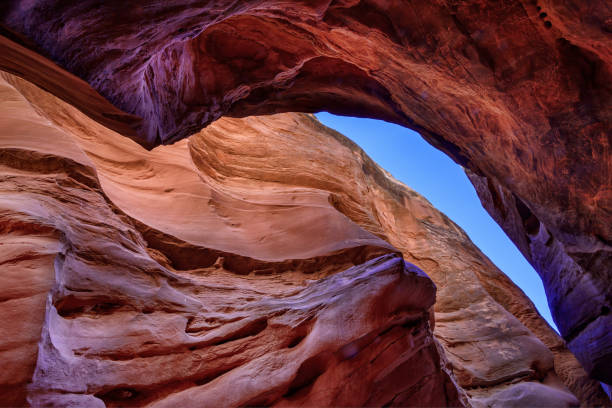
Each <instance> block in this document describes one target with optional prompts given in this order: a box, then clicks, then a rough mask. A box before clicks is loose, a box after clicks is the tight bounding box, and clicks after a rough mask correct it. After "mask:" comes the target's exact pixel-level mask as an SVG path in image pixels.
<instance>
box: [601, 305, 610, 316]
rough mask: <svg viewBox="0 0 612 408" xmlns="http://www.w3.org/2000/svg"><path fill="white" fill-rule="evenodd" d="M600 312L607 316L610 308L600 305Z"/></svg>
mask: <svg viewBox="0 0 612 408" xmlns="http://www.w3.org/2000/svg"><path fill="white" fill-rule="evenodd" d="M601 314H602V315H603V316H607V315H609V314H610V308H609V307H608V306H602V307H601Z"/></svg>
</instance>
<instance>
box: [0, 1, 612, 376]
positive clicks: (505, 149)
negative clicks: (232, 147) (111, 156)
mask: <svg viewBox="0 0 612 408" xmlns="http://www.w3.org/2000/svg"><path fill="white" fill-rule="evenodd" d="M0 21H2V22H3V24H5V26H6V28H5V30H4V31H5V32H6V33H8V34H10V35H11V36H13V37H14V38H16V39H20V40H21V41H23V42H24V43H28V42H31V46H32V47H36V48H37V49H38V50H40V52H42V53H46V55H48V56H50V57H51V58H52V59H53V60H55V61H56V62H58V63H60V64H61V65H62V66H64V67H66V68H67V69H69V70H70V71H72V72H74V73H76V74H77V75H79V76H80V77H81V78H83V79H84V80H86V81H87V82H88V83H90V84H91V85H92V86H93V87H94V88H95V89H97V90H98V91H99V92H100V93H101V94H102V95H104V96H105V97H106V98H108V100H110V101H111V102H112V103H113V104H115V105H116V106H117V107H119V108H120V109H122V110H123V111H125V112H127V113H129V114H130V115H126V114H122V115H119V116H117V117H116V119H121V120H120V121H118V122H120V123H118V126H121V127H122V128H124V129H125V133H124V134H125V135H127V136H129V137H132V138H134V139H135V140H138V141H139V143H141V144H143V145H145V146H148V147H152V146H156V145H159V144H164V143H171V142H174V141H176V140H179V139H181V138H185V137H187V136H189V135H191V134H193V133H195V132H197V131H199V130H200V129H201V128H202V126H205V125H207V124H210V123H212V122H213V121H214V120H215V119H217V118H219V117H221V116H223V115H226V116H234V117H243V116H248V115H253V114H264V113H274V112H284V111H306V112H314V111H317V110H328V111H330V112H334V113H341V114H351V115H362V116H370V117H375V118H380V119H385V120H388V121H392V122H396V123H399V124H402V125H404V126H407V127H410V128H413V129H415V130H418V131H419V132H420V133H421V134H422V135H423V136H424V137H425V138H426V139H427V140H428V141H429V142H431V143H432V144H433V145H435V146H436V147H438V148H440V149H441V150H443V151H445V152H446V153H447V154H449V155H450V156H451V157H452V158H453V159H454V160H455V161H457V162H458V163H460V164H462V165H463V166H464V167H466V168H468V169H470V171H472V172H473V173H474V174H477V175H478V177H480V178H483V177H484V178H486V179H487V184H488V185H490V186H491V188H489V189H488V190H489V191H494V190H507V191H508V192H510V193H511V194H512V195H513V196H514V197H516V198H515V199H514V200H516V201H517V202H520V203H522V204H520V205H519V207H517V208H516V209H517V210H520V213H521V214H527V218H528V219H530V221H528V222H529V223H530V225H532V226H535V225H541V226H542V231H544V230H545V231H546V234H548V235H550V237H551V239H553V240H554V242H555V243H557V245H555V248H554V249H553V250H552V251H553V252H554V253H555V254H558V256H557V255H554V256H553V258H555V259H561V258H562V259H564V261H563V262H562V263H561V264H555V265H554V266H548V264H546V263H542V262H540V261H539V259H544V258H547V257H549V255H548V254H549V252H550V251H551V250H549V249H546V248H543V249H538V248H540V246H537V247H538V248H536V247H535V246H534V247H533V248H532V249H531V250H532V251H535V250H536V249H538V250H541V251H543V252H538V253H535V254H534V255H533V256H530V257H529V259H530V260H532V263H533V264H534V266H535V267H536V268H538V270H539V273H540V274H541V275H542V276H545V277H547V279H546V284H547V285H552V286H551V287H549V288H548V292H549V293H550V294H551V295H552V297H551V298H550V304H551V306H552V309H553V315H554V316H555V319H556V322H557V324H558V326H559V327H560V329H561V331H562V334H563V336H564V338H565V339H566V340H567V341H568V342H569V344H570V347H572V349H573V350H574V352H575V353H576V355H577V356H578V357H579V358H580V360H581V362H582V363H583V365H584V366H585V367H587V369H588V370H589V371H590V373H591V374H592V375H593V376H595V377H597V378H598V379H600V380H603V381H606V382H608V383H611V382H612V378H611V377H610V375H611V374H610V371H609V367H612V357H611V356H612V354H611V352H610V344H612V339H611V337H610V336H612V335H611V334H610V333H611V332H612V331H610V330H609V310H610V308H611V298H612V295H611V292H610V287H611V286H610V282H611V278H610V270H611V269H612V268H611V267H610V265H611V259H610V257H611V255H610V254H611V252H612V250H611V244H610V243H611V242H612V229H610V224H611V216H610V214H611V213H612V190H611V188H610V186H611V184H612V183H611V178H610V177H611V174H612V169H611V167H612V161H611V160H610V135H611V134H612V109H610V106H612V88H611V87H610V84H611V83H612V74H611V72H612V70H611V64H612V47H611V45H610V44H612V9H611V6H610V4H609V2H608V1H606V0H592V1H589V2H586V3H585V2H583V1H578V0H564V1H557V0H541V1H536V0H505V1H499V2H487V1H469V2H468V1H432V2H417V1H408V0H404V1H401V0H395V1H386V2H381V1H373V0H361V1H359V0H339V1H328V0H324V1H310V0H309V1H306V0H303V1H295V2H286V1H276V0H249V1H240V2H233V1H232V2H230V1H224V0H217V1H195V0H173V1H167V2H158V1H151V0H139V1H137V2H131V3H130V7H129V8H126V7H125V4H124V2H120V1H108V2H104V3H103V4H101V3H99V2H95V1H91V0H88V1H80V2H65V1H60V0H38V1H18V0H15V1H10V2H4V3H3V4H2V5H0ZM44 80H45V79H43V81H44ZM131 115H135V116H131ZM105 119H106V120H108V119H109V117H106V118H105ZM126 128H127V129H126ZM479 191H484V190H483V189H479ZM487 195H488V193H485V196H487ZM483 199H486V197H483ZM490 204H492V203H490ZM511 204H512V208H514V204H513V203H511ZM509 211H514V210H509ZM515 221H517V222H519V224H513V225H512V226H510V227H507V228H506V229H510V230H514V229H517V228H518V229H520V228H521V225H522V223H523V221H522V220H520V221H519V220H515ZM509 222H510V221H509V220H506V221H504V222H503V223H504V224H508V223H509ZM510 235H511V237H513V238H514V239H515V240H516V242H517V245H522V244H521V242H520V241H521V240H523V239H524V236H522V237H517V236H516V235H514V234H510ZM566 276H573V277H574V278H572V279H567V278H566ZM562 281H563V282H562ZM565 281H566V282H565ZM549 282H552V283H549ZM557 287H559V288H562V289H560V290H557ZM557 295H559V296H557ZM574 299H581V300H582V301H580V304H579V303H577V302H576V301H575V300H574ZM564 305H572V307H569V308H567V307H565V306H564ZM574 306H576V307H574ZM578 306H579V307H578ZM594 340H596V341H594Z"/></svg>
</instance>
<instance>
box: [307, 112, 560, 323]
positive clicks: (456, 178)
mask: <svg viewBox="0 0 612 408" xmlns="http://www.w3.org/2000/svg"><path fill="white" fill-rule="evenodd" d="M316 116H317V118H318V119H319V120H320V121H321V122H322V123H323V124H325V125H326V126H328V127H330V128H332V129H336V130H337V131H339V132H340V133H342V134H344V135H345V136H347V137H348V138H350V139H351V140H353V141H354V142H355V143H357V144H358V145H359V146H361V148H362V149H363V150H365V151H366V153H367V154H368V155H369V156H370V157H371V158H372V159H374V161H376V162H377V163H378V164H380V165H381V166H382V167H383V168H385V169H386V170H387V171H389V172H390V173H391V174H392V175H393V176H394V177H395V178H396V179H398V180H400V181H401V182H403V183H404V184H406V185H407V186H409V187H411V188H412V189H414V190H415V191H417V192H419V193H420V194H422V195H423V196H425V197H426V198H427V199H428V200H429V201H430V202H431V203H432V204H433V205H434V206H435V207H436V208H437V209H438V210H440V211H442V212H443V213H445V214H446V215H448V216H449V217H450V218H451V219H452V220H453V221H454V222H456V223H457V224H459V226H461V228H463V229H464V230H465V232H467V234H468V235H469V236H470V238H471V240H472V241H473V242H474V243H475V244H476V246H478V248H480V250H481V251H482V252H484V253H485V254H486V255H487V256H488V257H489V259H491V261H493V263H495V265H497V267H498V268H499V269H501V270H502V271H504V272H505V273H506V275H508V276H509V277H510V279H512V281H514V283H516V284H517V285H518V286H519V287H520V288H521V289H522V290H523V292H525V294H526V295H527V296H529V298H530V299H531V300H532V302H533V303H535V305H536V307H537V308H538V311H539V312H540V314H541V315H542V316H544V318H545V319H546V320H547V321H548V322H549V323H550V324H551V326H553V327H554V328H555V329H556V326H555V323H554V321H553V319H552V316H551V315H550V310H549V308H548V303H547V301H546V295H545V294H544V288H543V286H542V281H541V280H540V277H539V276H538V274H537V272H536V271H535V270H534V269H533V267H532V266H531V265H530V264H529V263H528V262H527V261H526V260H525V258H524V257H523V255H522V254H521V253H520V252H519V250H518V249H517V248H516V247H515V246H514V244H513V243H512V241H510V239H509V238H508V237H507V236H506V234H505V233H504V232H503V231H502V229H501V228H500V227H499V225H497V223H496V222H495V221H493V219H492V218H491V217H490V216H489V214H488V213H487V212H486V210H485V209H484V208H483V207H482V205H481V204H480V200H479V199H478V196H477V195H476V191H475V190H474V187H473V186H472V184H471V183H470V181H469V180H468V178H467V176H466V175H465V173H464V172H463V169H462V168H461V167H460V166H459V165H458V164H456V163H455V162H453V161H452V160H451V159H450V158H449V157H448V156H446V155H445V154H444V153H442V152H441V151H439V150H437V149H435V148H434V147H432V146H431V145H430V144H428V143H427V142H425V140H423V138H421V136H420V135H419V134H418V133H416V132H414V131H412V130H410V129H406V128H404V127H401V126H398V125H394V124H391V123H387V122H383V121H380V120H373V119H363V118H352V117H347V116H336V115H332V114H330V113H327V112H321V113H318V114H317V115H316Z"/></svg>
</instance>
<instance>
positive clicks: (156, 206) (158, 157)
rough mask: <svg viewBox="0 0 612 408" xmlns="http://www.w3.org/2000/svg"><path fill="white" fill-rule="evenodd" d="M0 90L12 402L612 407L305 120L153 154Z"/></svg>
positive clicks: (503, 297)
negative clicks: (14, 303) (579, 404)
mask: <svg viewBox="0 0 612 408" xmlns="http://www.w3.org/2000/svg"><path fill="white" fill-rule="evenodd" d="M64 75H65V78H64V80H63V82H64V83H65V84H74V83H78V82H74V81H75V79H74V78H73V77H71V76H70V75H69V74H67V73H64ZM0 103H1V104H2V106H3V109H2V110H0V112H2V113H1V114H0V120H1V121H2V122H1V123H2V129H3V137H2V166H3V167H2V187H0V188H2V200H1V203H0V204H1V205H2V217H3V218H2V219H3V221H2V222H3V224H2V225H3V229H2V233H3V235H2V240H3V241H2V242H3V246H2V256H6V258H7V260H8V262H5V263H3V268H4V265H7V266H8V267H9V269H3V273H2V279H3V280H4V279H8V280H6V281H5V282H6V283H7V285H6V286H7V287H8V286H9V285H17V286H16V287H18V288H19V287H22V288H23V289H22V290H21V292H19V291H16V292H11V293H10V297H11V299H15V300H16V301H17V302H19V308H14V307H13V306H12V304H11V303H4V302H3V303H2V304H0V313H1V314H2V316H6V317H3V320H2V322H3V327H5V328H6V330H7V333H9V334H10V335H9V336H7V337H8V338H15V339H19V338H21V337H19V336H25V337H23V338H24V340H23V344H22V343H21V342H16V341H15V342H14V343H12V345H11V344H9V345H8V346H6V351H4V353H5V356H6V360H3V361H7V362H9V364H10V368H11V371H12V370H14V372H20V373H23V374H21V375H20V376H19V377H17V376H10V377H7V378H5V379H3V380H2V381H3V382H2V388H0V392H2V393H3V398H2V400H3V401H8V403H7V405H19V404H21V403H23V402H24V401H25V398H26V397H27V398H28V400H29V401H30V403H32V404H33V405H42V404H47V403H48V404H51V405H57V406H66V405H70V404H72V405H75V406H83V405H87V406H104V405H106V406H130V405H132V406H140V405H159V406H164V405H166V406H177V405H189V404H192V405H193V404H196V405H204V406H206V405H208V404H210V405H212V406H219V405H227V406H241V405H249V404H252V405H277V406H283V405H298V404H306V405H385V404H390V405H400V406H405V405H417V406H419V405H420V406H423V405H434V406H438V405H451V406H461V405H468V404H470V405H473V406H486V405H487V404H489V405H491V404H492V405H495V404H508V403H516V404H522V405H526V404H527V405H529V404H534V403H535V404H537V403H546V404H553V405H558V406H571V405H573V404H576V403H577V402H578V400H580V401H582V402H583V403H587V404H591V405H592V404H597V403H603V404H605V396H603V394H602V392H601V390H600V389H599V387H598V384H597V383H595V382H593V381H591V380H589V379H588V378H587V376H586V373H585V372H584V371H583V370H582V368H581V367H580V366H579V364H578V363H577V361H576V360H575V358H574V357H573V355H571V353H569V352H568V351H567V349H566V348H565V346H564V343H563V341H562V340H561V339H560V338H559V337H558V336H557V335H556V334H555V333H554V332H553V331H552V330H551V329H550V327H548V326H547V325H546V323H545V322H544V320H543V319H542V318H541V317H540V316H539V315H538V314H537V312H536V311H535V308H534V307H533V305H532V304H531V303H530V302H529V301H528V299H527V298H526V297H525V296H524V294H522V292H520V290H519V289H518V288H516V287H515V286H514V285H513V284H512V283H511V282H510V281H509V280H508V279H507V277H505V275H503V274H502V273H501V272H500V271H499V270H497V269H496V268H495V267H494V266H493V265H492V264H491V263H490V261H488V259H486V257H484V256H483V255H482V254H481V253H480V251H478V249H477V248H475V247H474V245H473V244H472V243H471V242H470V241H469V238H468V237H467V236H466V235H465V233H464V232H463V231H461V229H460V228H458V227H457V226H456V225H454V224H453V223H452V222H451V221H450V220H448V219H447V218H446V217H445V216H444V215H443V214H441V213H440V212H438V211H437V210H435V209H434V208H433V207H432V206H431V205H430V204H429V203H428V202H427V201H426V200H425V199H424V198H422V197H421V196H419V195H418V194H417V193H415V192H414V191H412V190H410V189H409V188H407V187H405V186H403V185H401V184H400V183H398V182H397V181H395V180H393V178H392V177H390V176H389V175H388V174H386V173H385V172H384V171H383V170H381V169H380V168H379V167H378V166H377V165H376V164H375V163H373V162H372V161H371V160H370V159H369V158H368V157H367V156H366V155H365V154H364V153H363V152H362V151H361V150H360V149H358V148H357V147H356V146H354V145H353V144H352V143H351V142H350V141H348V140H347V139H346V138H344V137H343V136H342V135H339V134H337V133H336V132H334V131H331V130H330V129H327V128H325V127H324V126H322V125H321V124H320V123H318V122H317V121H316V120H315V119H314V118H313V117H310V116H308V115H301V114H284V115H274V116H268V117H251V118H246V119H222V120H220V121H218V122H216V123H215V124H214V125H212V126H210V127H208V128H207V129H205V130H203V131H202V132H200V133H199V134H197V135H195V136H193V137H192V138H191V139H189V140H188V141H182V142H179V143H177V144H175V145H172V146H162V147H159V148H157V149H154V150H152V151H146V150H144V149H143V148H142V147H140V146H139V145H137V144H136V143H133V142H131V141H129V140H128V139H126V138H125V137H123V136H121V135H120V134H118V133H116V132H114V131H112V130H110V129H109V128H108V127H106V126H104V125H102V124H101V123H99V122H96V121H94V120H92V119H91V118H90V117H88V116H87V115H85V114H83V113H82V112H81V111H79V110H77V109H76V108H74V107H73V106H71V105H70V104H67V103H65V102H62V101H61V100H60V99H58V98H57V97H55V96H53V95H51V94H49V93H46V92H44V91H42V90H40V89H39V88H38V87H36V86H34V85H32V84H31V83H28V82H27V81H25V80H23V79H20V78H17V77H15V76H12V75H9V74H2V101H1V102H0ZM5 248H7V249H8V250H5ZM400 251H401V253H403V255H404V257H405V259H406V260H408V261H410V262H412V263H414V264H415V265H418V266H420V267H421V268H422V269H423V270H425V271H427V273H428V274H429V277H430V278H431V280H430V278H428V277H427V276H426V275H424V274H423V273H422V272H420V271H419V269H418V268H416V267H413V266H411V265H410V264H406V263H404V261H403V260H402V259H401V257H400V256H399V252H400ZM5 254H6V255H5ZM10 268H17V269H15V270H18V271H20V274H19V275H15V274H14V273H13V274H11V273H10V270H12V269H10ZM5 270H7V271H9V273H5V272H4V271H5ZM24 271H25V273H24ZM432 280H433V282H435V284H436V286H437V302H436V304H435V313H433V314H431V309H430V308H431V307H432V305H433V304H434V300H435V299H436V291H435V287H434V285H433V283H432ZM16 281H18V282H17V283H16ZM19 285H21V286H19ZM3 286H4V285H3ZM45 295H46V296H45ZM11 313H12V314H11ZM20 315H23V316H28V319H29V320H27V321H26V320H24V321H21V320H19V319H16V316H20ZM434 320H435V323H434ZM23 324H27V330H24V329H23ZM432 332H433V333H432ZM3 358H4V357H3ZM415 368H418V369H415ZM16 390H17V391H16ZM576 398H578V400H577V399H576Z"/></svg>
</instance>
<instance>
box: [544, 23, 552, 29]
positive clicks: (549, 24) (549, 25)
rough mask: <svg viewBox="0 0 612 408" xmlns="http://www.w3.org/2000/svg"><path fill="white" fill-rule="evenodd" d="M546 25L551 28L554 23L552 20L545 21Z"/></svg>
mask: <svg viewBox="0 0 612 408" xmlns="http://www.w3.org/2000/svg"><path fill="white" fill-rule="evenodd" d="M544 27H546V28H550V27H552V23H551V22H550V21H545V22H544Z"/></svg>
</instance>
